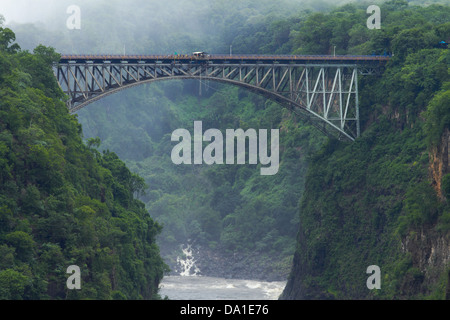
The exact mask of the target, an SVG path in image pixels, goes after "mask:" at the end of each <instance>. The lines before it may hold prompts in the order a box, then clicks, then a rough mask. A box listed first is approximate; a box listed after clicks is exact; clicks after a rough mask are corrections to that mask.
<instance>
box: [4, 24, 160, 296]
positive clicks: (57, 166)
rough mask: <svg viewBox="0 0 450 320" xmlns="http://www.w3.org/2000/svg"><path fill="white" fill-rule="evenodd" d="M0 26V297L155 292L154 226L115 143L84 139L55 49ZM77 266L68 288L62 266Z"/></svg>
mask: <svg viewBox="0 0 450 320" xmlns="http://www.w3.org/2000/svg"><path fill="white" fill-rule="evenodd" d="M14 39H15V37H14V33H13V32H12V31H11V30H10V29H8V28H3V27H1V26H0V299H14V300H20V299H112V298H114V299H142V298H146V299H151V298H157V297H158V296H157V292H158V284H159V281H160V279H161V278H162V276H163V272H164V270H165V265H164V263H163V261H162V259H161V257H160V255H159V249H158V247H157V246H156V244H155V237H156V235H157V234H158V233H159V231H160V230H161V227H160V226H159V225H158V224H157V223H156V222H154V221H153V220H152V219H151V218H150V216H149V214H148V212H147V211H146V210H145V208H144V204H143V203H141V202H140V201H138V200H136V199H135V198H134V194H135V193H139V192H141V191H142V190H143V189H144V186H145V184H144V183H143V180H142V178H140V177H139V176H137V175H135V174H133V173H131V172H130V171H129V170H128V168H127V167H126V166H125V164H124V163H123V162H122V161H121V160H119V158H118V157H117V156H116V155H115V154H114V153H112V152H105V153H103V154H100V153H99V152H98V151H96V150H95V149H94V148H93V145H95V144H96V143H97V141H95V140H90V141H89V143H88V145H85V144H84V143H83V141H82V139H81V126H80V124H79V123H78V122H77V120H76V117H75V116H71V115H69V113H68V110H67V108H66V106H65V104H64V103H63V102H62V99H61V98H62V97H63V93H62V91H61V90H60V89H59V87H58V84H57V82H56V79H55V77H54V75H53V72H52V63H54V62H55V61H58V60H59V55H58V54H56V53H55V51H54V50H53V49H51V48H47V47H44V46H38V47H37V48H36V49H35V50H34V52H33V54H31V53H29V52H27V51H21V50H20V48H19V46H18V45H17V44H13V41H14ZM71 265H76V266H78V267H79V268H80V271H81V289H82V290H69V289H68V288H67V286H66V281H67V279H68V277H69V276H70V274H67V273H66V271H67V268H68V267H69V266H71Z"/></svg>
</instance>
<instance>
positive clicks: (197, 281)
mask: <svg viewBox="0 0 450 320" xmlns="http://www.w3.org/2000/svg"><path fill="white" fill-rule="evenodd" d="M285 285H286V282H285V281H274V282H266V281H257V280H238V279H224V278H213V277H204V276H166V277H164V278H163V280H162V282H161V285H160V288H161V289H160V291H159V293H160V295H161V297H162V298H164V297H165V296H167V297H168V298H169V299H170V300H277V299H278V297H279V296H280V294H281V293H282V291H283V289H284V287H285Z"/></svg>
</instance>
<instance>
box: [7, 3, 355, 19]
mask: <svg viewBox="0 0 450 320" xmlns="http://www.w3.org/2000/svg"><path fill="white" fill-rule="evenodd" d="M211 1H212V2H213V1H220V0H211ZM229 1H232V0H229ZM305 1H309V0H290V2H291V3H302V2H305ZM320 1H322V2H331V3H342V2H353V1H355V0H353V1H352V0H347V1H346V0H334V1H333V0H318V2H320ZM96 2H97V3H98V2H101V0H100V1H99V0H0V14H1V15H3V16H4V17H5V21H6V24H11V23H13V22H15V23H30V22H31V23H35V22H46V23H48V22H50V23H51V22H52V20H55V19H57V20H60V19H61V18H62V16H64V17H65V16H67V14H66V12H65V10H66V9H67V7H68V6H70V5H78V6H80V7H81V8H82V7H83V6H85V7H87V6H89V5H90V4H93V3H96ZM148 2H154V3H155V7H158V6H159V5H161V3H162V4H165V5H166V4H169V5H173V4H180V5H181V6H182V4H183V3H189V2H190V3H191V4H192V3H199V2H201V1H198V0H163V1H161V0H149V1H148ZM239 2H241V3H244V2H245V0H239ZM273 2H274V3H275V2H279V0H278V1H277V0H274V1H273ZM283 2H287V1H283ZM108 3H109V4H113V3H120V4H124V3H125V4H127V5H130V6H131V5H132V3H133V0H111V1H108Z"/></svg>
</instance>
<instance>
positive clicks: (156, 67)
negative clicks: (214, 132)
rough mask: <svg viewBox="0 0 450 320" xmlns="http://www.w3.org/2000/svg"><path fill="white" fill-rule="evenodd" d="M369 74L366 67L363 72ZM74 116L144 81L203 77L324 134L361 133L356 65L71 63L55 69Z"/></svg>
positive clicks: (352, 136)
mask: <svg viewBox="0 0 450 320" xmlns="http://www.w3.org/2000/svg"><path fill="white" fill-rule="evenodd" d="M361 70H364V69H361ZM54 71H55V76H56V78H57V80H58V83H59V85H60V86H61V88H62V90H63V91H64V92H65V93H66V94H67V95H68V101H67V105H68V108H69V111H70V112H71V113H73V112H76V111H78V110H80V109H81V108H83V107H85V106H86V105H88V104H89V103H92V102H94V101H96V100H99V99H101V98H102V97H104V96H107V95H109V94H112V93H115V92H118V91H120V90H124V89H126V88H129V87H132V86H136V85H140V84H143V83H147V82H151V81H158V80H166V79H199V80H213V81H219V82H225V83H230V84H234V85H238V86H241V87H244V88H247V89H249V90H251V91H254V92H257V93H259V94H262V95H264V96H265V97H267V98H269V99H272V100H275V101H277V102H279V103H280V104H282V105H283V106H285V107H287V108H289V109H291V110H293V111H294V112H296V113H298V114H299V115H301V116H302V117H303V118H304V119H305V120H306V121H309V122H311V123H312V124H313V125H314V126H316V127H317V128H319V129H320V130H321V131H323V132H324V133H326V134H328V135H330V136H334V137H337V138H339V139H342V138H344V139H348V140H351V141H353V140H354V139H356V138H357V137H358V136H359V135H360V122H359V102H358V73H359V72H360V71H359V69H358V66H357V65H355V64H292V63H289V64H276V63H272V64H264V63H245V62H243V63H233V64H230V63H183V62H172V63H145V62H142V63H125V62H121V63H111V62H106V61H105V62H103V63H97V62H86V61H84V62H83V63H77V62H66V63H59V64H57V65H56V66H55V68H54Z"/></svg>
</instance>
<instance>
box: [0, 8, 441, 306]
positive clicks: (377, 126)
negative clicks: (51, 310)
mask: <svg viewBox="0 0 450 320" xmlns="http://www.w3.org/2000/svg"><path fill="white" fill-rule="evenodd" d="M81 2H82V5H83V4H85V3H84V2H83V1H81ZM345 2H346V1H340V2H336V3H334V4H333V5H331V4H329V3H327V2H325V1H305V2H301V3H300V2H296V1H288V0H282V1H279V2H276V1H256V0H249V1H237V0H235V1H206V0H198V1H178V2H174V1H167V8H165V10H164V8H162V7H158V6H156V7H155V3H154V2H151V1H150V2H149V1H143V0H136V1H135V4H136V5H137V6H139V7H140V8H141V10H131V8H127V9H125V8H124V11H123V14H121V15H117V11H120V10H118V9H117V8H116V7H114V6H112V5H108V4H107V1H98V2H96V3H95V4H91V5H90V6H87V5H86V4H85V5H86V7H87V8H88V10H87V11H88V12H87V13H86V14H85V17H86V18H84V19H83V21H84V24H83V28H82V30H77V31H73V30H72V31H69V30H58V27H55V26H57V25H58V23H60V24H63V25H64V23H65V21H64V19H65V18H66V16H63V17H61V18H60V20H58V19H55V20H53V22H52V24H50V25H48V26H44V25H31V24H14V23H13V24H12V26H11V28H13V29H14V32H15V33H16V35H17V42H18V43H19V44H20V45H21V47H23V48H26V49H29V50H33V53H30V52H28V51H27V50H20V48H19V47H18V46H17V45H15V44H14V39H15V38H14V33H13V32H12V31H11V30H10V29H8V28H6V27H5V28H2V29H1V32H2V34H1V37H0V40H1V41H2V42H1V43H0V46H1V48H0V50H1V64H0V66H1V69H0V70H1V73H0V76H1V78H0V85H1V88H2V90H1V98H0V99H1V100H0V103H1V105H0V111H1V112H2V116H1V117H0V125H1V126H0V128H1V133H0V137H2V138H1V139H0V153H1V156H0V161H1V162H0V169H1V171H0V179H1V180H0V182H1V183H0V188H1V192H0V208H1V210H0V214H1V219H2V222H1V224H0V227H1V229H0V250H1V251H2V252H3V254H0V259H1V260H0V283H1V284H2V285H0V290H2V291H0V295H1V296H0V297H2V298H6V299H8V298H13V299H19V298H24V299H30V298H43V299H45V298H60V299H63V298H94V299H111V298H112V299H119V298H128V299H138V298H158V295H157V288H158V284H159V280H160V279H161V278H162V275H163V273H164V271H167V267H166V266H165V264H164V263H163V261H162V260H161V257H160V253H159V249H158V248H159V247H160V248H161V254H162V255H163V257H164V259H165V260H166V263H168V264H170V265H171V266H173V265H174V261H175V259H176V257H177V256H178V255H179V254H180V251H179V248H180V245H182V244H186V243H194V244H195V245H198V246H200V247H201V248H202V250H203V251H204V252H209V254H208V255H207V256H206V258H209V257H211V256H212V255H219V256H221V257H222V260H220V259H219V261H222V263H221V262H219V265H220V264H223V261H224V260H226V259H228V260H230V261H232V262H234V264H235V265H239V266H240V268H238V269H236V270H231V271H230V270H228V271H227V272H228V274H229V275H230V276H233V277H239V274H238V273H241V276H251V277H255V278H258V277H259V278H265V279H272V278H274V279H275V278H277V279H279V278H280V277H281V278H287V277H288V275H289V274H290V275H289V280H288V285H287V287H286V289H285V292H284V294H283V296H282V298H284V299H333V298H337V299H352V298H353V299H354V298H356V299H360V298H368V299H371V298H375V299H398V298H438V299H442V298H445V297H446V295H447V297H449V296H450V295H449V293H446V290H447V291H448V290H449V286H448V285H447V282H448V281H449V280H448V279H449V277H448V273H449V269H448V258H446V255H447V256H448V247H449V238H448V237H449V229H450V208H449V204H448V201H447V199H448V197H449V196H450V175H449V170H448V150H447V149H445V147H444V145H445V143H448V130H449V129H448V128H449V121H450V119H449V115H450V110H449V108H450V103H449V102H450V101H449V100H450V94H449V92H450V85H449V77H448V67H449V63H450V53H449V51H448V50H445V49H442V48H438V44H439V42H440V41H442V40H444V41H447V42H449V37H450V19H449V18H448V17H449V14H450V7H449V6H448V5H442V4H440V3H443V2H442V1H410V3H408V2H407V1H403V0H393V1H386V2H380V3H379V5H380V8H381V21H382V22H381V23H382V28H381V29H380V30H370V29H368V28H367V26H366V20H367V18H368V14H367V12H366V9H367V7H368V5H370V4H372V3H366V2H362V1H361V2H357V3H351V4H344V3H345ZM86 3H87V2H86ZM434 3H435V4H434ZM341 4H342V5H341ZM115 5H119V2H118V3H116V4H115ZM58 6H60V7H61V8H62V7H64V4H58ZM64 8H65V7H64ZM168 8H169V9H170V10H169V9H168ZM155 10H161V14H160V15H154V14H149V12H153V11H155ZM63 11H64V10H63ZM84 12H86V11H84ZM94 12H95V13H96V14H97V16H96V18H89V17H90V15H91V14H93V13H94ZM175 12H177V13H180V12H190V15H189V17H187V16H184V15H182V14H174V13H175ZM0 13H1V12H0ZM144 16H145V17H146V18H145V19H144V18H143V17H144ZM130 20H131V21H136V23H135V24H132V23H130ZM99 21H102V22H105V21H114V23H113V24H112V23H109V24H108V23H102V24H100V23H99ZM105 35H106V38H107V41H106V40H104V38H105ZM39 43H44V44H45V45H46V46H45V47H44V46H40V45H39ZM48 46H52V47H54V48H55V49H56V52H60V53H122V52H123V51H126V52H127V53H133V54H134V53H136V54H139V53H158V54H160V53H162V54H165V53H173V52H178V53H190V52H192V51H196V50H199V49H200V50H206V51H208V52H212V53H227V52H228V51H229V50H230V49H231V48H232V50H233V53H261V54H265V53H277V54H333V50H334V48H335V50H336V54H383V53H390V54H392V55H393V57H392V59H391V61H390V62H389V64H388V65H387V67H386V70H385V71H384V73H383V75H381V76H365V77H361V79H360V103H361V106H360V110H361V118H362V119H363V123H362V128H363V134H362V137H360V138H359V139H357V141H356V142H354V143H348V142H342V141H335V140H333V139H330V138H328V137H326V136H323V134H322V133H320V132H318V131H317V130H316V129H315V128H314V127H312V126H310V125H308V124H306V123H303V122H302V120H301V119H300V118H298V117H297V116H296V115H295V114H293V113H292V112H290V111H289V110H288V109H285V108H283V107H282V106H280V105H278V104H277V103H275V102H272V101H269V100H265V99H264V98H262V97H260V96H258V95H255V94H253V93H250V92H248V91H245V90H244V89H241V88H237V87H233V86H227V85H223V84H218V83H213V82H208V81H195V80H189V81H171V82H161V83H151V84H146V85H142V86H139V87H135V88H132V89H128V90H126V91H123V92H121V93H118V94H114V95H112V96H109V97H106V98H104V99H102V100H100V101H97V102H95V103H92V104H91V105H89V106H88V107H86V108H84V109H83V110H81V111H79V112H78V114H77V115H76V116H71V115H69V114H68V112H67V111H66V110H65V106H64V103H63V102H61V100H62V98H63V97H62V93H61V92H60V91H59V88H58V87H57V84H56V83H55V80H54V79H53V75H52V74H51V72H52V71H51V64H52V63H53V62H54V61H57V59H58V54H57V53H55V50H53V49H51V48H49V47H48ZM195 120H202V121H203V125H204V127H205V128H217V129H219V130H221V131H224V130H225V129H228V128H235V129H236V128H242V129H244V130H245V129H248V128H254V129H259V128H264V129H271V128H276V129H280V170H279V172H278V173H277V174H276V175H274V176H261V175H260V174H259V169H258V168H257V166H255V165H245V166H229V165H226V166H207V165H195V166H176V165H174V164H173V163H172V162H171V160H170V152H171V149H172V147H173V146H174V143H172V142H171V140H170V137H171V133H172V132H173V131H174V130H175V129H178V128H186V129H188V130H190V131H191V130H192V127H193V121H195ZM447 148H448V147H447ZM445 150H447V151H446V152H447V155H445ZM446 157H447V158H446ZM445 159H447V160H445ZM445 161H447V162H445ZM446 166H447V167H446ZM138 199H139V200H138ZM423 239H426V241H424V240H423ZM156 241H157V243H158V245H156ZM446 250H447V251H446ZM431 252H433V254H431ZM236 256H238V257H239V258H238V259H236ZM71 264H77V265H79V266H80V267H81V270H82V273H83V272H84V273H83V283H85V288H86V290H82V291H80V292H79V293H77V292H76V291H70V290H67V289H66V288H65V280H66V279H67V274H66V273H65V271H66V270H65V268H66V267H67V266H68V265H71ZM369 265H379V266H380V267H381V272H382V290H375V291H370V290H368V289H367V287H366V279H367V277H368V275H367V274H366V268H367V266H369ZM208 271H209V272H210V273H212V274H214V272H215V270H210V269H208ZM216 271H217V270H216ZM243 271H245V272H243ZM3 284H5V285H3ZM16 284H19V285H16ZM3 288H7V289H3Z"/></svg>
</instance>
